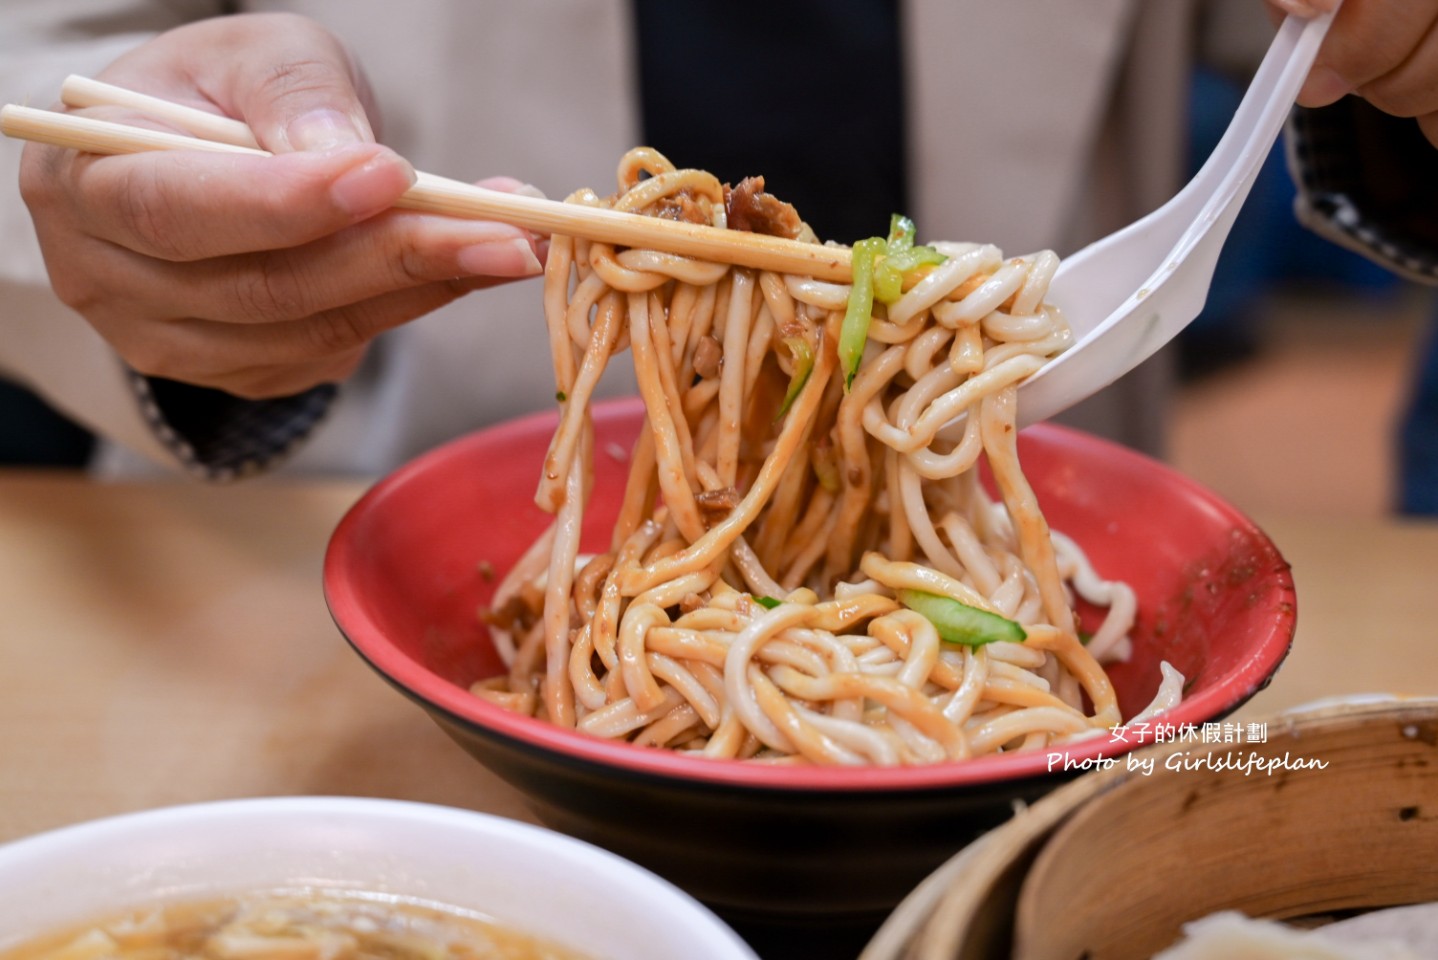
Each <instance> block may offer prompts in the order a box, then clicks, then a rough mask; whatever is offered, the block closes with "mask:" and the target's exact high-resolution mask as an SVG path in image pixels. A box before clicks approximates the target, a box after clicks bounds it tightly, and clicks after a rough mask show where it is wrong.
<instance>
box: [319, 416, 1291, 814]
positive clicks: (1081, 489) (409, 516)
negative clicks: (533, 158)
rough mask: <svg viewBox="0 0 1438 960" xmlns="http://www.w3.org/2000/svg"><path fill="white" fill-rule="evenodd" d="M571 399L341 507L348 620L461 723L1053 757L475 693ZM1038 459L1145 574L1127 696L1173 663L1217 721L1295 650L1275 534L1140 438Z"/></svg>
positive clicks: (1071, 502)
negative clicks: (557, 714) (670, 722)
mask: <svg viewBox="0 0 1438 960" xmlns="http://www.w3.org/2000/svg"><path fill="white" fill-rule="evenodd" d="M641 417H642V409H641V407H640V406H639V404H638V402H637V401H633V400H626V401H618V402H613V403H608V404H602V405H600V406H599V407H598V408H596V411H595V431H596V439H597V442H596V447H595V449H596V450H597V451H598V455H597V457H596V482H595V488H594V494H593V499H592V501H591V505H590V508H589V510H588V511H587V517H586V521H585V530H584V549H585V550H586V551H597V550H603V549H605V548H606V546H607V542H608V534H609V525H610V521H611V519H612V517H613V516H614V514H615V512H616V510H617V508H618V500H619V496H620V493H621V491H622V484H623V478H624V475H625V473H626V470H627V459H628V450H629V447H630V444H631V442H632V440H633V437H634V436H635V434H636V433H637V430H638V428H639V424H640V422H641ZM554 422H555V418H554V416H553V415H551V414H545V415H537V416H532V417H527V418H524V419H521V420H516V421H512V422H509V423H506V424H503V425H500V426H497V427H493V428H490V429H487V430H482V431H479V432H477V433H474V434H470V435H469V436H466V437H463V438H461V439H459V440H456V441H454V442H452V443H449V444H447V445H445V446H443V447H439V448H437V449H435V450H433V451H431V452H430V453H428V454H426V455H424V456H422V457H420V458H418V459H417V460H415V461H413V462H411V463H409V464H408V465H406V466H404V467H402V468H400V469H399V470H398V471H396V472H395V473H393V474H391V475H390V476H388V477H386V478H385V479H383V480H381V481H380V482H379V483H377V484H376V485H375V486H374V487H373V488H372V489H371V490H370V491H369V492H368V493H367V494H366V495H365V496H364V497H363V498H361V499H360V501H359V502H358V503H357V504H355V506H354V507H353V508H352V509H351V510H350V511H349V513H348V514H347V515H346V516H345V517H344V519H343V520H342V521H341V523H340V525H339V527H338V528H337V529H336V531H335V534H334V536H333V538H332V540H331V543H330V547H329V551H328V553H327V555H326V558H325V570H324V586H325V594H326V597H327V600H328V602H329V605H330V610H331V612H332V614H333V616H334V618H335V622H336V623H337V624H338V625H339V627H340V629H341V630H342V631H343V632H344V634H345V636H346V637H347V638H348V639H349V641H350V642H351V643H352V644H353V645H354V647H355V648H356V649H357V650H358V651H359V652H360V654H361V655H362V656H364V657H365V659H367V660H368V661H369V662H370V663H371V664H372V665H373V666H374V668H375V669H376V670H378V671H380V672H381V673H383V674H384V675H386V676H387V677H388V678H389V679H390V680H391V681H392V682H394V683H396V684H397V685H398V686H400V687H401V688H403V689H405V690H407V691H408V692H409V693H411V694H412V695H413V696H415V697H417V698H418V699H420V700H421V701H424V702H427V703H428V704H431V705H433V706H434V707H437V708H439V709H440V710H443V711H445V712H446V713H448V714H450V715H451V716H452V717H454V718H458V719H459V720H460V722H463V723H466V724H469V725H472V726H474V727H477V728H481V729H483V730H486V731H488V732H490V733H492V734H494V735H498V736H503V737H508V738H511V739H513V740H516V741H519V742H521V743H523V744H527V745H529V746H531V747H534V748H538V749H541V750H546V751H552V752H553V753H555V754H558V755H561V756H566V757H570V758H574V759H580V760H587V761H590V762H596V763H600V764H606V765H612V766H614V767H618V768H622V769H624V770H626V771H631V772H633V773H647V774H650V775H658V776H665V777H676V778H682V779H688V780H695V781H706V782H719V783H726V784H730V785H734V786H738V787H743V786H752V787H763V788H768V789H793V790H811V789H812V790H836V789H838V790H844V789H854V790H884V789H918V788H933V787H952V786H961V785H963V784H966V783H972V784H978V783H991V782H995V781H1000V780H1007V779H1018V778H1023V777H1031V776H1041V775H1043V774H1044V773H1046V772H1048V771H1049V770H1051V769H1058V768H1057V767H1055V766H1054V763H1055V761H1053V760H1051V759H1050V757H1049V756H1048V755H1046V754H1044V753H1042V752H1039V753H1028V754H1009V755H1004V756H994V757H982V758H978V759H974V760H970V761H966V762H960V763H945V764H936V765H932V766H925V767H907V768H877V767H870V768H847V767H843V768H840V767H811V766H768V765H756V764H746V763H741V762H734V761H720V760H709V759H704V758H699V757H691V756H685V755H680V754H676V753H672V752H668V751H663V750H656V749H649V748H640V747H633V746H630V745H628V744H624V743H613V742H609V741H605V740H601V739H598V738H594V737H590V736H587V735H585V734H580V733H577V732H575V731H572V730H566V729H560V728H557V727H554V726H551V725H549V724H547V723H544V722H541V721H538V720H535V719H533V718H530V717H525V716H520V715H517V714H514V713H510V712H509V711H506V710H503V709H501V708H499V707H496V706H494V705H493V704H490V703H488V702H486V701H484V700H480V699H478V698H476V697H473V696H471V695H470V694H469V693H468V691H467V687H468V685H469V684H470V683H472V682H473V681H474V680H476V679H478V678H481V677H485V676H491V675H494V674H497V673H501V672H503V668H502V667H501V664H500V661H499V659H498V657H497V655H496V654H495V652H494V649H493V647H492V645H491V643H490V641H489V638H488V635H487V633H486V630H485V628H484V626H483V624H482V623H481V622H480V620H479V617H478V611H479V610H480V609H481V608H482V607H483V606H484V605H485V604H486V603H487V602H488V600H489V597H490V594H491V592H492V590H493V588H494V586H495V584H496V583H497V582H498V579H499V578H500V577H502V576H503V574H504V571H506V570H507V569H508V568H509V566H510V565H511V564H512V563H513V562H514V561H515V559H517V557H518V556H519V555H520V554H521V553H522V552H523V551H524V550H525V548H526V547H528V546H529V544H530V543H531V542H532V541H533V539H534V538H535V536H537V535H538V533H539V532H540V531H541V530H543V529H544V527H545V525H546V524H547V522H548V519H549V517H548V515H547V514H544V513H543V512H542V511H540V510H539V508H538V507H536V506H535V505H534V503H533V493H534V489H535V485H536V481H537V478H538V476H539V465H540V462H541V460H542V458H543V456H544V452H545V449H546V447H547V445H548V441H549V436H550V433H551V431H552V429H553V427H554ZM1020 451H1021V457H1022V460H1023V464H1024V468H1025V472H1026V474H1027V475H1028V477H1029V479H1030V481H1031V482H1032V483H1033V485H1034V488H1035V490H1036V492H1037V494H1038V497H1039V501H1040V503H1041V505H1042V506H1043V509H1044V511H1045V513H1046V514H1047V516H1048V518H1049V521H1050V523H1051V524H1052V526H1053V527H1054V528H1055V529H1057V530H1061V531H1063V532H1064V533H1067V534H1068V535H1070V536H1072V537H1073V538H1075V539H1076V540H1077V541H1078V542H1079V543H1080V544H1081V545H1082V546H1083V547H1084V549H1085V550H1086V551H1087V553H1088V555H1089V557H1090V559H1091V560H1092V561H1093V563H1094V565H1095V567H1096V568H1097V569H1098V571H1099V572H1100V573H1101V574H1103V575H1104V576H1107V577H1110V578H1112V577H1117V578H1121V579H1123V580H1125V581H1127V582H1128V583H1129V584H1130V585H1131V586H1132V587H1133V588H1134V590H1135V591H1136V592H1137V594H1138V600H1139V621H1138V625H1137V627H1136V629H1135V630H1134V633H1133V640H1134V654H1133V656H1132V658H1131V659H1130V660H1129V661H1128V662H1126V663H1122V664H1114V665H1110V666H1109V673H1110V675H1111V676H1112V677H1113V680H1114V684H1115V686H1116V688H1117V690H1118V693H1119V700H1120V704H1121V706H1122V708H1123V711H1124V715H1125V716H1129V715H1131V714H1132V713H1133V712H1135V711H1137V710H1138V709H1141V707H1142V706H1143V705H1144V704H1146V703H1147V702H1148V701H1149V700H1150V699H1151V698H1152V696H1153V694H1154V692H1155V690H1156V688H1157V686H1158V679H1159V669H1158V663H1159V661H1160V660H1164V659H1167V660H1168V661H1170V662H1171V663H1173V664H1174V666H1176V667H1177V668H1178V669H1179V670H1181V671H1182V672H1183V673H1184V675H1185V677H1186V678H1187V679H1188V690H1187V694H1186V697H1185V699H1184V702H1183V703H1182V704H1181V705H1180V706H1178V707H1177V708H1176V709H1174V710H1172V711H1170V712H1169V713H1168V714H1167V715H1166V716H1165V717H1164V719H1165V721H1166V722H1168V723H1173V724H1190V723H1191V724H1202V723H1204V722H1207V721H1212V720H1214V719H1216V718H1218V717H1221V716H1223V715H1224V714H1226V713H1227V712H1229V711H1231V710H1233V709H1234V708H1236V707H1237V706H1238V705H1240V704H1242V703H1243V702H1244V701H1245V700H1247V699H1248V698H1249V697H1250V696H1252V695H1253V694H1254V693H1255V692H1257V691H1258V690H1259V689H1261V688H1262V687H1263V686H1264V685H1265V684H1266V683H1267V681H1268V679H1269V678H1270V677H1271V676H1272V674H1273V672H1274V671H1275V670H1276V669H1277V668H1278V666H1279V664H1280V663H1281V662H1282V660H1283V657H1284V655H1285V654H1286V653H1287V651H1288V646H1289V643H1290V641H1291V639H1292V635H1293V628H1294V622H1295V607H1294V594H1293V581H1292V578H1291V576H1290V575H1289V571H1288V565H1287V564H1286V563H1285V562H1284V561H1283V558H1282V557H1281V556H1280V555H1279V553H1278V550H1277V549H1276V548H1275V547H1274V545H1273V544H1272V543H1271V542H1270V541H1269V540H1268V538H1267V537H1265V536H1264V534H1263V533H1262V532H1261V531H1260V530H1259V529H1258V528H1257V527H1255V526H1254V525H1253V523H1252V522H1251V521H1250V520H1248V519H1247V518H1246V517H1244V516H1243V515H1242V514H1240V513H1239V512H1238V511H1237V510H1235V509H1234V508H1233V507H1231V506H1230V505H1228V504H1227V503H1225V502H1224V501H1222V500H1221V499H1219V498H1218V497H1217V496H1216V495H1214V494H1213V493H1212V492H1210V491H1208V490H1206V489H1205V488H1203V487H1201V486H1200V485H1198V484H1197V483H1195V482H1194V481H1192V480H1189V479H1188V478H1186V477H1184V476H1183V475H1181V474H1178V473H1176V472H1175V471H1173V470H1171V469H1169V468H1167V467H1165V466H1163V465H1162V464H1159V463H1157V462H1155V461H1153V460H1150V459H1148V458H1146V457H1143V456H1140V455H1138V454H1135V453H1133V452H1131V451H1129V450H1127V449H1125V448H1122V447H1119V446H1116V445H1114V444H1111V443H1108V442H1105V441H1102V440H1099V439H1096V438H1094V437H1091V436H1088V435H1085V434H1081V433H1077V432H1074V431H1071V430H1066V429H1064V428H1061V427H1056V426H1051V425H1046V424H1043V425H1038V426H1035V427H1031V428H1029V429H1028V430H1025V431H1024V432H1023V434H1022V435H1021V437H1020ZM1151 739H1152V734H1151V733H1148V732H1143V731H1129V732H1127V733H1126V734H1125V735H1124V736H1123V737H1118V738H1110V737H1106V736H1104V737H1095V738H1092V739H1090V740H1085V741H1080V742H1078V743H1076V744H1074V745H1071V746H1069V747H1067V748H1066V749H1065V751H1064V755H1065V756H1066V757H1067V758H1068V759H1069V761H1070V763H1071V764H1078V763H1081V762H1082V761H1084V760H1086V759H1092V758H1095V757H1099V756H1105V757H1109V756H1113V755H1114V754H1116V753H1121V752H1123V751H1124V750H1126V749H1130V748H1131V747H1133V746H1135V745H1137V744H1138V743H1142V742H1145V741H1147V740H1151Z"/></svg>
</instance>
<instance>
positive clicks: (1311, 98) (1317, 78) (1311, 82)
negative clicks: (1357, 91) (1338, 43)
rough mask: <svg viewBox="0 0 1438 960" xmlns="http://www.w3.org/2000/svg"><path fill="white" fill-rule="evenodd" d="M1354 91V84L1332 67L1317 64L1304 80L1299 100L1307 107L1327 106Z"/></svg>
mask: <svg viewBox="0 0 1438 960" xmlns="http://www.w3.org/2000/svg"><path fill="white" fill-rule="evenodd" d="M1352 92H1353V85H1352V84H1351V83H1349V82H1348V81H1347V80H1345V79H1343V78H1342V77H1341V76H1339V75H1338V73H1337V72H1336V71H1334V70H1333V69H1332V68H1331V67H1325V66H1321V65H1320V66H1316V67H1314V68H1313V69H1312V71H1310V72H1309V74H1308V79H1307V80H1305V81H1303V89H1302V90H1300V91H1299V92H1298V102H1299V103H1301V104H1302V105H1303V106H1305V107H1326V106H1328V105H1329V104H1330V103H1333V102H1335V101H1337V100H1340V99H1342V98H1343V97H1345V96H1347V95H1348V94H1350V93H1352Z"/></svg>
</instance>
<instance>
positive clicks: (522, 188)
mask: <svg viewBox="0 0 1438 960" xmlns="http://www.w3.org/2000/svg"><path fill="white" fill-rule="evenodd" d="M514 192H515V193H517V194H519V195H520V196H521V197H534V198H535V199H536V200H545V199H548V198H547V197H545V195H544V191H543V190H541V189H539V188H538V187H536V186H535V185H534V184H532V183H521V184H520V185H519V186H517V187H515V188H514Z"/></svg>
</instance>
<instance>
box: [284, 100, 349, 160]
mask: <svg viewBox="0 0 1438 960" xmlns="http://www.w3.org/2000/svg"><path fill="white" fill-rule="evenodd" d="M285 137H286V138H287V139H288V140H289V142H290V146H292V147H294V148H295V149H296V150H332V149H334V148H335V147H342V146H344V145H345V144H349V143H359V142H360V141H361V140H362V139H363V138H362V137H361V136H360V132H359V130H358V129H357V128H356V127H355V124H354V121H353V120H351V119H350V118H349V117H348V116H346V115H345V114H343V113H340V112H339V111H338V110H328V109H324V110H311V111H310V112H309V113H302V114H300V115H299V116H298V117H295V118H294V119H293V120H291V121H290V122H289V124H288V125H287V126H286V127H285Z"/></svg>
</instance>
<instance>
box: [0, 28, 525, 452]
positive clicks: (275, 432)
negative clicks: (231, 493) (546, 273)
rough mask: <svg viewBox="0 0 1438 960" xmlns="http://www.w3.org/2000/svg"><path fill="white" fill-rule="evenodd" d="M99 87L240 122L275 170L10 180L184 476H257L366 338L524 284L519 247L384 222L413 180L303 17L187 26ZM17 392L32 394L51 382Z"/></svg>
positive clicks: (26, 162)
mask: <svg viewBox="0 0 1438 960" xmlns="http://www.w3.org/2000/svg"><path fill="white" fill-rule="evenodd" d="M97 76H98V77H99V78H100V79H103V80H107V81H109V82H112V83H116V84H118V85H120V86H126V87H130V88H133V89H137V90H142V91H144V92H147V93H151V94H154V95H157V96H161V97H164V98H166V99H171V100H176V101H179V102H183V103H188V104H190V105H192V106H197V107H201V108H204V109H211V110H214V111H216V112H219V113H223V114H226V115H229V116H234V117H238V118H241V119H243V120H245V121H246V122H247V123H249V124H250V126H251V127H252V128H253V129H254V131H255V134H256V137H257V138H258V140H259V141H260V143H261V145H262V146H264V147H265V148H267V149H268V150H270V151H272V152H274V154H275V156H273V157H267V158H256V157H247V156H225V155H211V154H191V153H179V152H176V153H153V154H141V155H133V156H117V157H95V156H90V155H84V154H78V153H75V152H73V151H63V150H59V149H56V148H52V147H45V146H40V145H35V144H32V145H29V146H27V147H26V148H25V150H24V153H23V159H22V161H21V165H20V172H19V182H20V188H21V194H22V196H23V198H24V200H25V203H26V205H27V207H28V209H29V211H30V215H31V217H32V219H33V221H34V230H35V234H36V236H37V237H38V240H39V249H40V251H41V252H42V253H43V255H44V261H45V266H46V267H47V269H48V276H49V282H50V286H51V288H52V289H53V291H54V295H55V297H57V298H58V300H59V301H60V302H61V303H63V304H64V305H66V306H68V308H69V309H70V310H71V311H72V312H73V313H76V314H79V315H80V316H82V317H83V318H84V322H85V323H86V324H87V325H88V326H89V327H91V328H93V330H94V331H96V332H97V333H98V334H99V335H100V337H102V338H103V340H104V341H105V342H106V343H108V344H109V346H110V347H111V348H113V350H114V351H115V352H116V353H117V354H118V355H119V357H120V359H121V360H123V361H124V366H123V369H122V370H121V374H122V378H123V379H124V380H125V381H126V383H127V385H128V387H129V388H130V389H131V390H132V391H133V392H134V400H133V401H132V406H133V407H135V409H136V410H138V412H139V415H140V417H141V419H142V420H143V421H145V422H146V423H147V424H148V425H149V428H150V430H151V432H152V433H153V435H154V437H155V438H156V439H158V440H159V441H160V443H161V445H162V447H163V449H164V454H163V455H165V456H168V457H170V458H172V459H174V460H178V461H180V462H183V463H186V464H187V465H188V466H190V467H191V469H193V470H195V471H197V472H200V473H202V474H204V475H207V476H233V475H237V474H244V473H249V472H254V471H255V470H258V469H263V468H264V467H265V466H267V465H268V464H269V463H271V462H272V461H274V460H276V459H277V458H278V457H280V456H282V455H283V454H284V453H285V452H286V451H288V450H289V449H291V448H292V447H293V446H294V445H295V444H296V443H297V442H299V441H300V440H302V439H303V437H304V436H305V434H306V433H307V432H308V430H309V429H310V428H311V427H312V426H313V425H314V423H315V422H316V421H317V420H318V419H319V417H320V416H321V415H322V414H323V412H324V410H325V408H326V406H327V404H328V400H329V397H330V396H331V395H332V393H333V390H334V386H333V385H334V384H336V383H338V382H339V381H341V380H343V379H344V377H346V376H347V375H348V374H349V373H350V372H351V371H352V370H353V369H354V367H355V366H356V364H357V363H358V362H359V360H360V358H361V356H362V355H363V353H364V351H365V348H366V346H367V345H368V343H369V341H370V340H371V339H373V338H374V337H375V336H376V335H378V334H379V333H380V332H382V331H383V330H386V329H389V328H391V327H394V326H396V325H398V324H401V323H404V322H406V321H408V320H411V319H414V318H415V317H418V316H420V315H422V314H424V313H427V312H429V311H431V310H433V309H435V308H436V307H438V306H440V305H442V304H444V303H447V302H449V301H451V300H453V299H455V298H456V297H458V296H461V295H463V294H464V293H467V292H469V291H470V290H473V289H477V288H480V287H484V286H488V285H491V284H493V283H495V282H502V281H504V280H507V279H511V278H516V277H523V276H529V275H532V274H534V273H537V272H538V271H539V270H540V261H539V254H540V252H541V249H540V247H539V245H538V243H537V241H536V240H535V239H534V238H533V237H531V236H529V235H528V234H526V233H525V232H523V231H520V230H517V229H515V228H512V227H508V226H504V225H500V224H494V223H483V222H475V221H460V220H454V219H451V218H445V217H436V216H429V215H422V214H415V213H406V212H394V211H390V209H389V208H390V207H391V205H392V204H393V202H394V200H395V199H396V198H397V197H398V196H399V195H400V194H401V193H402V192H403V191H404V190H405V189H406V188H407V187H408V186H409V185H410V183H411V182H412V180H413V170H412V169H411V168H410V167H409V165H408V163H406V162H405V161H404V160H403V159H402V158H400V157H399V156H397V155H396V154H395V153H394V152H393V151H391V150H389V149H387V148H385V147H382V146H380V145H378V144H377V143H376V142H375V137H374V133H373V130H372V127H371V118H372V116H373V110H372V107H371V105H370V103H369V100H368V97H367V95H366V93H367V92H366V90H365V87H364V83H363V79H362V77H361V76H360V74H359V71H358V69H357V67H356V65H355V64H353V63H352V62H351V60H350V58H349V56H348V54H347V52H346V51H345V49H344V47H343V46H342V45H341V44H340V43H339V41H338V40H336V39H335V38H334V37H333V36H332V35H330V34H329V33H327V32H325V31H324V30H323V29H321V28H320V27H319V26H318V25H316V24H314V23H313V22H311V21H308V20H304V19H302V18H299V17H293V16H287V15H251V16H232V17H223V18H218V19H210V20H204V21H200V22H197V23H194V24H189V25H186V26H182V27H179V28H176V29H174V30H170V31H167V32H165V33H162V34H160V35H159V36H157V37H155V38H154V39H152V40H149V41H147V42H145V43H143V44H141V45H140V46H138V47H135V48H134V49H133V50H131V51H130V52H128V53H126V54H124V55H122V56H121V57H119V58H118V59H117V60H115V61H114V62H113V63H112V64H110V65H109V66H107V67H106V68H105V69H103V70H101V71H99V72H98V74H97ZM84 112H86V113H89V114H93V115H97V116H102V117H109V118H112V119H122V120H125V121H127V122H152V121H146V120H145V118H141V117H136V116H134V115H131V114H129V113H127V112H125V111H121V110H117V109H115V108H94V109H90V110H86V111H84ZM487 182H488V183H489V184H490V185H492V186H496V187H499V188H503V189H515V188H517V187H519V184H518V182H517V181H513V180H508V179H502V180H496V181H487ZM72 327H73V324H72ZM30 346H31V347H33V348H35V350H34V351H26V352H25V353H24V354H22V355H21V356H20V357H19V358H18V360H17V359H14V358H13V356H12V357H7V359H6V360H5V363H6V364H7V365H8V366H10V367H11V368H16V367H23V368H27V369H35V367H34V366H33V365H34V364H35V363H36V362H37V358H36V356H35V352H36V351H38V350H39V348H40V347H41V346H43V345H39V344H30ZM22 349H23V347H22ZM7 353H10V354H12V355H13V354H14V353H15V350H13V349H12V350H8V351H7ZM60 360H61V361H62V362H68V361H67V360H65V358H64V357H61V358H60ZM93 366H94V364H92V367H93ZM24 379H26V380H27V381H28V382H29V383H31V384H32V385H34V386H36V387H37V388H39V389H40V390H41V391H42V392H45V393H47V395H51V391H56V390H59V389H60V386H61V384H63V383H64V382H66V381H65V378H64V377H63V376H57V375H56V374H55V373H54V371H40V372H39V374H31V375H28V376H25V377H24ZM58 405H60V406H61V407H62V408H63V409H66V410H69V411H76V410H77V406H78V405H77V404H73V403H65V402H63V401H62V402H61V403H59V404H58ZM132 412H133V411H132ZM82 419H85V420H86V421H87V422H89V423H90V424H92V425H99V426H101V427H102V428H103V427H104V426H105V424H95V421H93V420H90V419H89V418H85V417H82ZM130 423H131V425H133V417H130ZM141 446H142V449H144V448H145V447H146V446H148V448H149V449H148V451H147V452H152V453H153V452H154V444H153V443H149V444H145V443H144V442H143V441H142V444H141Z"/></svg>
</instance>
